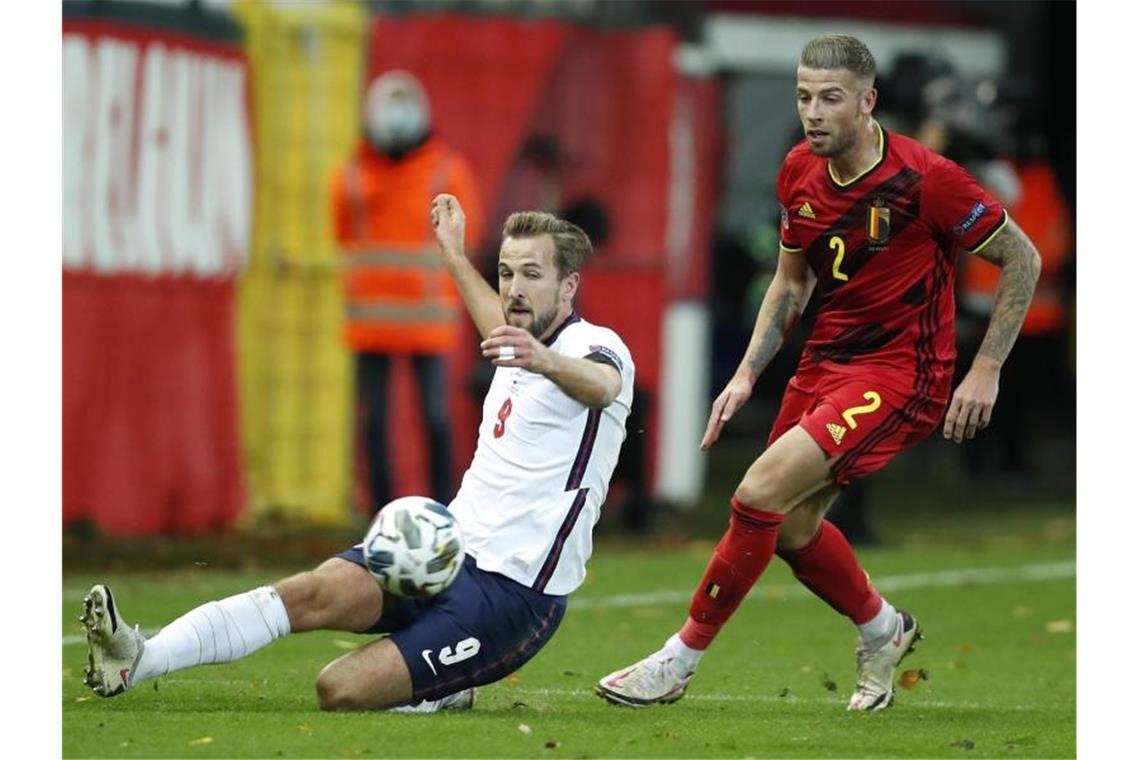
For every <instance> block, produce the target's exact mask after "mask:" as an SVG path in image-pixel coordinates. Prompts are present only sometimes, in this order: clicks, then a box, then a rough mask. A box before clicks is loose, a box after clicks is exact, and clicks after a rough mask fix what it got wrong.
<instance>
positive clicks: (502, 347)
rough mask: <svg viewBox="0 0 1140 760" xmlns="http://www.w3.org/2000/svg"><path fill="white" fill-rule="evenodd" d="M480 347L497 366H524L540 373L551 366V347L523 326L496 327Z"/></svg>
mask: <svg viewBox="0 0 1140 760" xmlns="http://www.w3.org/2000/svg"><path fill="white" fill-rule="evenodd" d="M479 348H480V350H481V351H482V352H483V356H485V357H486V358H488V359H490V360H491V363H492V364H494V365H495V366H496V367H522V368H524V369H529V370H530V371H531V372H537V373H539V374H545V373H546V371H547V370H548V369H549V368H550V349H548V348H547V347H546V346H544V345H542V343H541V342H539V341H538V340H537V339H535V337H534V336H533V335H531V334H530V333H529V332H528V331H527V330H524V329H522V328H521V327H512V326H511V325H501V326H500V327H496V328H495V329H494V330H492V331H491V332H490V333H488V334H487V339H486V340H484V341H483V342H482V343H480V344H479Z"/></svg>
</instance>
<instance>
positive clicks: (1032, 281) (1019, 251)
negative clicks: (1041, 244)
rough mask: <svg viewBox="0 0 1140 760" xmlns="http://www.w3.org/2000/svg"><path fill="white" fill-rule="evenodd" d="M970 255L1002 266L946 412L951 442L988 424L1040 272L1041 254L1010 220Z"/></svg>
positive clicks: (946, 429) (945, 433)
mask: <svg viewBox="0 0 1140 760" xmlns="http://www.w3.org/2000/svg"><path fill="white" fill-rule="evenodd" d="M972 255H974V256H981V257H982V258H983V259H985V260H986V261H989V262H991V263H993V264H997V265H998V266H999V267H1001V277H1000V278H998V287H997V294H996V296H995V298H994V310H993V314H991V315H990V325H989V327H988V328H987V329H986V336H985V338H983V339H982V345H981V348H979V349H978V353H977V355H976V356H975V357H974V363H973V365H971V367H970V371H969V372H967V373H966V376H965V377H964V378H962V383H961V384H960V385H959V386H958V387H957V389H955V391H954V396H953V397H952V398H951V399H950V408H949V409H948V410H947V412H946V423H945V425H944V426H943V428H942V435H943V436H944V437H946V438H953V439H954V442H955V443H961V442H962V440H963V438H973V437H974V433H975V432H976V431H978V430H984V429H985V427H986V426H987V425H989V424H990V415H991V414H992V412H993V408H994V403H995V402H996V401H997V395H998V379H999V377H1000V375H1001V367H1002V364H1003V363H1005V359H1006V357H1007V356H1009V351H1010V349H1012V348H1013V343H1014V341H1015V340H1017V334H1018V333H1019V332H1020V331H1021V323H1022V322H1024V321H1025V314H1026V312H1028V311H1029V303H1030V301H1032V300H1033V289H1034V288H1035V287H1036V286H1037V277H1038V275H1040V274H1041V256H1040V255H1039V254H1038V253H1037V249H1036V248H1035V247H1034V246H1033V243H1032V241H1030V239H1029V237H1028V236H1027V235H1026V234H1025V233H1024V232H1022V230H1021V228H1020V227H1018V226H1017V224H1015V223H1014V221H1013V219H1012V218H1010V219H1009V220H1008V221H1007V223H1006V225H1005V227H1003V228H1002V230H1001V231H1000V232H998V234H997V235H995V236H994V239H993V240H991V241H990V242H989V243H988V244H987V245H986V246H985V248H983V249H981V250H980V251H976V252H975V253H974V254H972Z"/></svg>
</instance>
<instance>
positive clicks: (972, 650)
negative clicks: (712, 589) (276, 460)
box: [62, 507, 1076, 758]
mask: <svg viewBox="0 0 1140 760" xmlns="http://www.w3.org/2000/svg"><path fill="white" fill-rule="evenodd" d="M1070 509H1071V507H1070ZM1069 514H1070V516H1071V512H1070V513H1069ZM1041 525H1043V526H1044V527H1042V528H1040V529H1038V530H1037V531H1036V533H1033V534H1032V535H1033V536H1034V537H1033V539H1032V540H1026V539H1025V536H1026V535H1027V533H1026V531H1025V530H1024V528H1025V526H1024V525H1021V526H1011V528H1017V529H1018V530H1016V531H1014V532H1011V533H1010V534H1009V538H1008V539H1003V538H1002V535H1001V534H1000V532H995V531H992V530H991V531H988V532H987V536H988V538H987V540H985V541H974V542H968V541H967V542H964V541H962V540H961V537H960V536H958V537H954V536H951V538H950V540H945V541H940V540H938V536H939V531H934V532H927V533H914V534H913V535H912V534H909V533H905V532H904V534H902V537H901V538H900V540H899V541H898V542H897V545H896V546H895V547H894V548H891V549H878V550H876V549H870V550H864V551H860V557H861V559H862V561H863V564H864V566H865V567H866V568H867V569H868V571H869V572H870V573H871V574H872V577H873V578H874V579H876V580H878V581H880V582H881V583H882V584H883V585H884V586H885V587H887V588H889V589H893V590H890V591H889V592H888V596H889V598H890V599H891V600H892V601H893V602H894V603H895V604H896V605H898V606H902V607H905V608H907V609H909V610H910V611H911V612H913V613H914V614H915V615H916V616H917V617H918V618H919V620H920V621H921V623H922V625H923V627H924V629H925V630H926V632H927V638H926V640H925V641H923V642H922V643H921V644H920V645H919V648H918V650H917V652H916V653H915V654H914V655H912V656H911V657H910V658H909V659H908V660H906V661H905V663H904V665H903V667H902V668H900V673H901V672H902V671H908V670H909V671H914V673H912V677H913V676H916V675H917V676H919V677H918V678H917V680H916V682H915V684H914V685H913V686H912V687H911V688H909V689H899V690H897V692H896V693H897V695H898V696H897V704H896V705H895V706H894V707H893V708H892V709H890V710H887V711H885V712H882V713H877V714H871V715H863V714H849V713H847V712H846V711H845V710H844V705H845V702H846V698H847V696H848V695H849V693H850V689H851V687H852V685H853V664H854V657H853V652H854V645H855V636H854V632H853V630H852V628H851V626H850V624H849V623H847V622H846V621H845V620H843V619H842V618H840V617H838V616H837V615H836V614H835V613H834V612H832V611H831V610H830V609H829V608H827V607H826V606H825V605H824V604H822V603H821V602H819V601H818V600H816V599H814V598H813V597H810V596H808V595H807V594H805V593H803V592H802V590H801V589H799V588H798V586H797V584H796V583H795V580H794V579H793V578H792V577H791V576H790V574H789V573H788V572H787V569H786V568H785V567H784V566H783V563H781V562H778V561H776V562H774V563H773V565H772V566H771V567H770V569H769V572H768V573H767V574H766V575H765V577H764V579H763V581H762V583H761V584H760V585H759V586H758V587H757V589H756V590H755V591H754V594H753V596H752V597H751V598H750V599H749V600H747V601H746V602H745V603H744V604H743V605H742V607H741V609H740V611H739V612H738V613H737V615H736V616H735V618H734V619H733V621H732V623H731V624H730V625H729V626H728V627H727V628H726V629H725V630H724V632H723V633H722V634H721V636H720V638H719V639H718V640H717V642H716V644H715V645H714V646H713V648H712V649H711V650H710V652H709V654H708V656H707V657H706V658H705V661H704V662H703V663H702V665H701V669H700V673H699V674H698V676H697V677H696V678H695V679H694V681H693V683H692V685H691V686H690V690H689V694H688V695H687V696H686V697H685V699H683V700H682V701H680V702H679V703H677V704H675V705H670V706H664V707H656V708H650V709H646V710H631V709H628V708H618V707H614V706H611V705H609V704H607V703H605V702H603V701H602V700H600V699H598V698H597V697H595V696H594V695H593V694H592V691H591V688H592V685H593V683H594V681H595V680H597V678H598V677H600V676H601V675H604V674H605V673H608V672H609V671H611V670H614V669H616V668H618V667H621V666H623V665H626V664H628V663H630V662H633V661H634V660H636V659H638V658H640V657H642V656H644V655H645V654H647V653H648V652H650V651H652V650H654V649H655V648H656V647H657V646H659V644H660V643H661V642H662V641H663V640H664V639H665V638H666V636H668V635H669V633H671V632H672V631H673V630H674V629H675V628H676V626H677V625H679V623H680V622H681V620H682V619H683V617H684V613H685V610H686V608H687V600H686V596H687V592H689V591H690V590H691V587H692V585H693V583H695V581H696V580H697V578H698V577H699V575H700V573H701V570H702V569H703V567H704V563H705V561H706V560H707V558H708V554H709V551H710V550H711V547H712V542H711V541H693V542H691V543H689V544H687V545H680V546H675V547H673V548H670V549H668V550H666V549H662V548H660V547H658V548H656V549H652V550H646V549H644V548H643V549H642V550H640V551H637V550H632V549H629V548H619V547H615V546H602V547H600V548H599V550H598V551H597V552H596V556H595V558H594V559H593V560H592V561H591V564H590V575H589V578H588V580H587V582H586V584H585V585H584V586H583V587H582V588H581V589H580V590H579V591H578V592H577V593H576V594H575V595H574V597H572V599H571V604H570V611H569V612H568V614H567V616H566V619H565V621H564V622H563V625H562V628H561V629H560V630H559V632H558V633H557V634H556V635H555V637H554V639H553V641H552V642H551V644H550V645H549V646H548V647H547V648H546V649H545V650H543V652H542V653H540V654H539V655H538V657H536V658H535V659H534V660H532V661H531V662H530V663H529V664H528V665H527V666H526V667H525V668H523V669H522V670H521V671H519V672H518V673H516V674H515V675H513V676H511V677H510V678H508V679H507V680H506V681H503V682H500V683H498V684H494V685H492V686H489V687H485V688H483V689H481V690H480V694H479V701H478V703H477V706H476V709H475V710H473V711H470V712H466V713H457V714H437V715H426V716H418V715H411V716H409V715H388V714H383V713H381V714H324V713H321V712H320V711H319V710H318V709H317V708H316V700H315V696H314V692H313V686H312V684H313V680H314V678H315V676H316V674H317V672H318V671H319V670H320V668H321V667H322V665H323V664H324V663H326V662H327V661H329V660H331V659H334V658H336V657H337V656H339V655H341V654H343V653H344V652H345V651H346V650H347V649H348V648H351V647H353V646H355V645H357V644H359V643H361V642H362V641H365V640H366V639H365V638H364V637H358V636H354V635H351V634H342V633H314V634H305V635H301V636H292V637H288V638H286V639H285V640H283V641H280V642H276V643H275V644H273V645H271V646H270V647H267V648H266V649H263V650H261V651H260V652H257V653H255V654H254V655H252V656H251V657H249V658H246V659H245V660H242V661H240V662H236V663H232V664H229V665H222V666H211V667H205V668H198V669H193V670H188V671H182V672H180V673H177V674H174V675H171V676H168V677H165V678H162V679H159V681H157V684H156V682H146V683H144V684H142V685H140V686H139V687H138V688H136V689H134V690H132V691H130V692H127V693H126V694H124V695H121V696H119V697H117V698H114V699H110V700H104V699H100V698H99V697H96V696H94V695H92V694H91V693H90V692H89V691H88V690H87V689H86V688H85V687H84V686H83V684H82V673H83V665H84V661H85V647H84V645H83V644H82V643H81V641H80V642H79V643H68V642H76V641H77V640H81V636H80V634H81V628H80V626H79V624H78V623H77V622H75V619H74V618H75V615H76V614H77V612H78V610H79V607H80V599H81V598H82V594H83V592H84V591H85V590H86V589H87V588H88V587H89V586H90V584H91V583H92V582H94V581H96V580H104V581H107V582H109V583H111V584H112V586H113V588H114V589H115V591H116V594H117V597H118V601H119V603H120V605H121V606H122V608H123V609H124V610H125V613H126V616H127V618H128V620H129V621H131V622H132V623H133V622H138V623H140V624H141V626H142V628H143V629H144V630H146V629H154V628H157V627H159V626H161V625H162V624H163V623H165V622H167V621H168V620H170V619H171V618H173V617H175V616H177V615H178V614H180V613H181V612H183V611H185V610H186V609H188V608H190V607H192V606H194V605H196V604H199V603H201V602H202V601H205V600H208V599H213V598H219V597H221V596H224V595H227V594H231V593H236V592H239V591H242V590H245V589H247V588H250V587H252V586H254V585H258V584H261V583H264V582H268V581H271V580H273V579H274V578H275V577H277V575H276V574H274V573H268V572H261V571H258V572H236V571H230V570H217V569H214V568H212V567H209V566H207V567H193V566H191V567H189V568H188V569H185V570H177V571H170V572H147V573H145V574H142V573H138V572H116V573H115V574H113V575H111V576H103V577H99V578H96V577H94V576H92V575H88V574H83V573H75V572H69V573H66V574H65V576H64V598H63V604H64V609H63V612H64V616H63V620H64V623H63V635H64V642H65V643H64V646H63V686H62V699H63V754H64V756H65V757H81V756H82V757H378V756H387V757H392V756H401V757H403V756H416V757H435V756H444V757H456V756H461V757H552V758H554V757H566V758H571V757H573V758H577V757H615V756H621V757H706V756H722V757H723V756H734V757H746V756H747V757H958V756H971V757H1072V756H1075V754H1076V738H1075V735H1076V632H1075V623H1076V619H1075V614H1076V581H1075V578H1073V577H1070V574H1069V573H1068V572H1067V571H1066V570H1065V568H1066V567H1068V566H1069V563H1072V562H1073V561H1074V559H1075V548H1074V541H1073V536H1072V520H1071V517H1069V518H1066V517H1064V516H1063V515H1062V517H1060V518H1055V519H1054V520H1053V521H1052V522H1051V523H1049V524H1048V525H1046V524H1045V523H1041ZM1050 525H1051V527H1050ZM1042 565H1049V566H1050V567H1053V568H1054V569H1057V568H1059V571H1058V572H1056V573H1054V574H1055V575H1057V576H1059V577H1053V578H1045V579H1041V578H1037V579H1020V580H1019V579H1017V578H1013V577H1009V578H1004V579H1003V578H1000V577H998V578H995V577H993V576H991V577H989V578H980V579H979V578H975V579H973V580H970V579H969V578H961V577H955V576H953V575H945V574H943V575H939V573H945V572H946V571H957V570H961V569H966V568H995V567H1000V568H1020V567H1026V566H1035V567H1036V566H1042ZM655 592H676V593H672V594H669V593H665V594H663V595H662V597H659V600H658V601H645V600H639V599H637V598H628V597H627V598H624V599H620V598H619V599H615V597H618V596H619V595H636V594H647V593H655ZM661 599H663V600H661ZM918 671H921V675H919V673H918ZM923 676H924V677H923Z"/></svg>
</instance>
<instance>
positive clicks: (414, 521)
mask: <svg viewBox="0 0 1140 760" xmlns="http://www.w3.org/2000/svg"><path fill="white" fill-rule="evenodd" d="M463 557H464V551H463V534H461V533H460V532H459V523H457V522H456V521H455V518H454V517H452V516H451V513H450V512H448V511H447V507H445V506H443V505H442V504H440V503H439V502H438V501H433V500H431V499H428V498H426V497H424V496H405V497H403V498H400V499H396V500H395V501H392V502H389V503H388V504H386V505H384V508H383V509H381V510H380V514H378V515H377V516H376V519H375V520H373V521H372V525H371V526H370V527H369V528H368V533H367V534H366V535H365V536H364V565H365V567H367V568H368V572H370V573H372V577H373V578H375V579H376V582H377V583H379V584H380V587H381V588H382V589H384V590H385V591H387V592H389V593H391V594H395V595H396V596H435V595H436V594H438V593H439V592H440V591H443V590H444V589H445V588H447V587H448V586H450V585H451V582H452V581H454V580H455V577H456V576H457V575H459V568H460V567H462V565H463Z"/></svg>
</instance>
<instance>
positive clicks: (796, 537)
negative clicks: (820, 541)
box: [776, 520, 819, 552]
mask: <svg viewBox="0 0 1140 760" xmlns="http://www.w3.org/2000/svg"><path fill="white" fill-rule="evenodd" d="M817 532H819V523H817V522H813V521H808V520H784V521H783V522H782V523H780V531H779V532H778V533H777V534H776V551H784V552H787V551H793V552H794V551H796V550H797V549H802V548H804V547H805V546H807V545H808V544H810V543H811V540H812V539H813V538H815V534H816V533H817Z"/></svg>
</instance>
